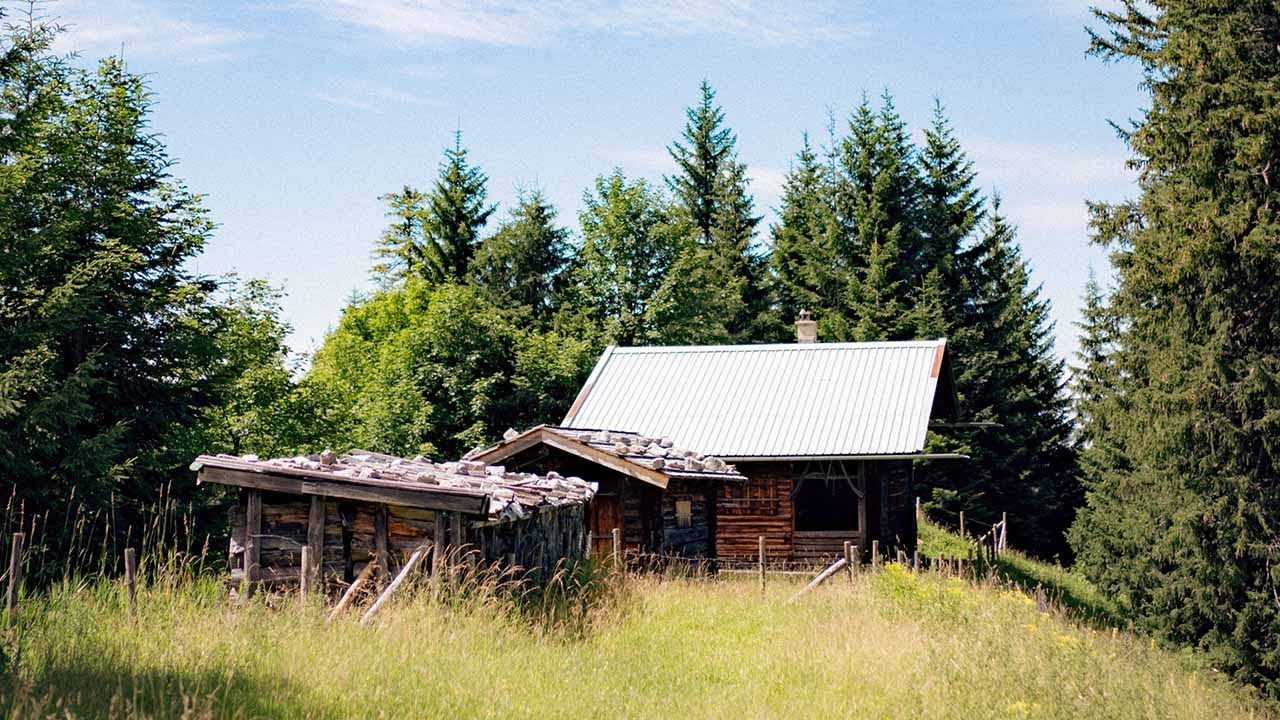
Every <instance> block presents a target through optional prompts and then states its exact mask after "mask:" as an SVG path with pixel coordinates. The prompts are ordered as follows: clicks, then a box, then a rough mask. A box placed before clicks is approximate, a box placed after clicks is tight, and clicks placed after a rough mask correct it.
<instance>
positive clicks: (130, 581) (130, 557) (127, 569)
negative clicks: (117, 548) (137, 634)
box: [124, 548, 138, 619]
mask: <svg viewBox="0 0 1280 720" xmlns="http://www.w3.org/2000/svg"><path fill="white" fill-rule="evenodd" d="M124 587H125V592H127V593H128V596H129V618H130V619H132V618H135V617H137V616H138V555H137V551H136V550H134V549H133V548H125V549H124Z"/></svg>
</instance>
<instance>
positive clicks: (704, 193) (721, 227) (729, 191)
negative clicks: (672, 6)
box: [667, 80, 783, 343]
mask: <svg viewBox="0 0 1280 720" xmlns="http://www.w3.org/2000/svg"><path fill="white" fill-rule="evenodd" d="M699 92H700V93H701V97H700V100H699V102H698V104H697V105H694V106H693V107H691V108H689V109H687V110H686V111H685V117H686V119H687V122H686V124H685V127H684V130H683V131H682V133H681V137H682V138H683V140H684V142H683V143H682V142H680V141H676V142H674V143H672V145H671V146H670V147H669V148H667V151H668V153H670V155H671V158H672V159H673V160H675V162H676V168H677V171H678V172H677V173H676V174H675V175H673V176H670V177H668V178H667V186H668V187H669V188H670V189H671V190H672V192H673V194H674V198H673V200H674V204H675V206H676V207H677V208H679V209H680V211H681V212H682V213H683V214H684V216H685V217H686V218H687V220H688V222H689V223H691V224H692V225H693V227H694V229H695V232H696V233H697V238H698V242H699V243H700V244H701V245H702V246H703V247H704V248H707V249H708V250H709V251H710V252H711V253H712V254H713V255H714V256H715V257H714V258H712V257H707V256H705V253H703V254H702V255H703V256H704V257H703V258H702V261H700V262H706V261H709V262H710V263H711V264H712V265H714V266H716V272H718V273H721V275H719V277H721V278H724V279H726V280H728V281H729V282H730V283H731V284H732V285H734V286H735V290H736V293H737V297H736V298H725V299H724V301H723V302H709V303H708V302H703V303H701V304H700V305H699V308H700V313H699V315H700V318H701V320H702V321H704V322H709V323H710V324H711V325H713V326H715V327H716V328H717V329H716V330H714V331H709V332H708V333H707V337H708V339H707V340H706V341H705V342H726V341H728V342H739V343H741V342H751V341H756V342H759V341H760V340H762V339H763V340H768V339H773V338H775V337H777V336H779V335H780V334H782V332H783V331H782V329H781V326H780V325H779V324H778V322H777V321H776V318H775V316H774V312H773V308H772V298H771V293H770V291H769V284H770V279H769V277H768V266H769V262H768V257H767V256H766V255H763V254H761V253H760V252H759V251H758V248H757V247H756V241H755V236H756V227H757V226H758V225H759V224H760V216H759V215H756V214H755V203H754V200H753V199H752V197H751V193H750V189H749V188H748V184H749V180H748V179H747V174H746V165H744V164H743V163H741V162H739V161H738V157H737V156H738V151H737V143H738V140H737V137H735V136H734V134H733V131H732V130H730V129H729V128H727V127H725V126H724V111H723V110H722V109H721V108H720V106H719V105H717V104H716V102H715V97H716V94H715V91H714V90H712V89H711V85H710V84H709V83H708V82H707V81H706V80H703V81H702V84H701V85H700V86H699ZM693 255H694V254H693V253H690V254H689V255H686V257H685V260H686V262H685V264H686V265H688V264H689V263H690V262H692V261H693V260H694V257H693ZM704 294H705V293H704ZM713 312H718V313H721V315H720V317H718V318H717V317H714V316H713V315H712V313H713ZM720 327H723V328H724V329H726V330H727V335H723V336H722V334H721V333H720V332H719V328H720ZM677 334H679V335H684V334H685V333H681V332H677Z"/></svg>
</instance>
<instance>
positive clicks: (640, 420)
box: [563, 340, 946, 458]
mask: <svg viewBox="0 0 1280 720" xmlns="http://www.w3.org/2000/svg"><path fill="white" fill-rule="evenodd" d="M945 347H946V341H945V340H927V341H910V342H871V343H807V344H799V343H797V344H786V345H708V346H688V347H625V348H624V347H610V348H607V349H606V350H605V351H604V354H602V355H601V356H600V360H599V362H597V363H596V367H595V369H594V370H593V371H592V372H591V376H590V377H589V378H587V382H586V384H585V385H584V386H583V388H582V391H581V393H579V395H578V399H577V400H576V401H575V402H574V404H573V408H572V409H571V410H570V411H569V414H568V416H567V417H565V420H564V423H563V424H564V425H565V426H567V427H572V428H616V429H620V430H628V431H631V432H638V433H643V434H646V435H659V436H660V435H668V436H672V437H678V438H680V441H681V442H682V443H685V444H687V445H688V446H689V447H696V448H698V449H699V450H700V451H702V452H705V453H707V454H710V455H717V456H720V457H725V458H747V457H762V456H771V457H812V456H824V455H889V454H911V453H918V452H921V451H922V450H923V449H924V441H925V433H926V432H927V431H928V426H929V413H930V410H931V408H932V407H933V396H934V392H935V391H936V390H937V386H938V375H939V372H940V370H941V367H942V357H943V352H944V348H945Z"/></svg>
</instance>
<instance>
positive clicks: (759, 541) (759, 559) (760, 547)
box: [756, 535, 765, 595]
mask: <svg viewBox="0 0 1280 720" xmlns="http://www.w3.org/2000/svg"><path fill="white" fill-rule="evenodd" d="M756 548H757V549H756V565H757V567H758V569H759V571H760V594H761V595H764V565H765V557H764V536H763V535H761V536H760V537H758V538H756Z"/></svg>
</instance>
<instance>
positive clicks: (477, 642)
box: [0, 565, 1271, 720]
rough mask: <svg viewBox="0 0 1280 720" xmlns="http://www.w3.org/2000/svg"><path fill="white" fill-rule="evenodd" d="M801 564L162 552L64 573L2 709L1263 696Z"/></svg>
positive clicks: (1143, 657)
mask: <svg viewBox="0 0 1280 720" xmlns="http://www.w3.org/2000/svg"><path fill="white" fill-rule="evenodd" d="M802 582H803V578H795V577H783V576H777V577H771V578H770V582H769V587H768V589H767V592H766V593H765V595H764V596H763V597H762V596H761V594H760V592H759V588H758V587H757V585H756V583H755V580H754V578H750V579H749V578H746V577H739V578H736V579H730V578H722V579H719V580H714V579H706V578H672V577H663V576H658V575H649V576H632V577H630V578H627V579H626V580H625V581H623V583H622V585H621V586H618V584H617V583H616V582H615V583H613V584H612V585H611V586H610V587H609V588H607V589H606V590H605V591H604V592H601V593H598V594H597V596H596V597H595V599H594V600H593V601H592V603H591V604H590V606H589V607H586V608H585V609H584V608H579V610H581V611H580V612H570V613H567V614H565V615H564V616H563V617H561V618H560V619H559V621H555V622H548V621H546V620H545V619H542V618H541V616H539V615H538V613H537V612H530V611H529V607H528V605H523V606H522V605H518V604H513V602H512V601H511V600H509V599H502V598H501V597H500V596H499V595H498V594H493V593H490V594H488V595H484V596H475V597H471V598H469V599H463V600H453V601H445V602H442V601H439V600H438V599H436V598H435V597H434V596H433V595H432V594H431V593H430V592H429V591H428V590H427V589H426V588H422V587H420V588H417V589H415V591H414V592H412V593H410V594H408V595H406V596H405V597H403V598H401V600H400V602H398V603H396V604H394V605H393V606H392V607H391V608H390V609H389V611H387V612H386V613H384V614H382V615H380V616H378V617H377V618H375V619H374V620H373V621H372V622H371V623H370V624H369V625H367V626H361V625H360V624H359V623H358V622H357V618H358V615H357V614H355V613H352V614H349V615H347V616H346V617H344V618H342V619H339V620H338V621H336V622H334V623H326V621H325V614H324V610H323V609H322V608H320V607H319V606H318V604H316V605H311V606H308V607H302V606H300V604H299V602H298V599H297V598H296V597H279V596H277V597H274V598H272V597H267V596H259V597H257V598H255V599H254V600H253V601H252V602H249V603H247V604H246V605H244V606H241V607H232V606H231V604H230V603H229V602H228V599H227V595H226V593H225V591H224V589H223V588H222V587H221V585H220V584H219V582H218V580H217V579H216V578H212V577H209V576H207V575H205V576H200V575H198V574H195V573H190V572H188V573H185V574H184V573H160V579H159V580H156V581H153V582H150V583H148V584H146V585H145V586H144V587H143V588H141V589H140V592H139V597H138V615H137V617H136V618H132V619H131V618H130V616H129V614H128V611H127V606H126V602H125V596H124V593H123V590H122V588H121V587H120V585H119V583H116V582H109V581H98V582H88V583H71V582H67V583H64V584H62V585H61V586H59V587H56V588H54V589H53V590H52V591H51V592H50V593H48V594H47V595H43V596H41V597H40V598H38V599H32V600H29V601H28V602H27V604H26V605H25V607H24V610H23V613H22V617H21V621H20V623H19V628H18V631H17V632H16V634H15V635H13V636H11V637H10V638H9V639H8V640H7V642H6V644H5V646H4V647H5V651H4V652H5V654H4V656H3V658H2V659H0V662H3V678H2V679H0V682H3V685H0V690H2V691H3V700H2V701H0V709H2V710H3V717H6V718H36V717H41V718H43V717H50V718H52V717H58V718H77V717H113V718H114V717H124V718H169V717H182V718H347V717H352V718H354V717H386V718H397V717H427V718H432V717H477V718H502V717H529V718H540V717H548V718H551V717H555V718H560V717H615V718H649V717H652V718H686V717H688V718H722V717H723V718H735V719H738V720H741V719H744V718H764V717H851V718H908V717H910V718H964V719H965V720H972V719H973V718H1080V717H1107V718H1204V717H1213V718H1215V720H1231V719H1234V718H1261V717H1271V715H1270V714H1268V710H1267V709H1266V708H1265V707H1264V706H1262V705H1261V704H1260V703H1258V702H1256V701H1254V700H1253V699H1251V697H1250V695H1249V694H1248V693H1247V692H1246V691H1244V690H1242V689H1240V688H1237V687H1234V686H1231V685H1230V684H1228V683H1226V682H1225V681H1223V680H1222V679H1221V678H1220V677H1217V676H1215V674H1214V673H1212V672H1208V671H1206V670H1204V669H1203V668H1198V667H1196V665H1195V659H1194V657H1191V656H1188V655H1186V654H1171V653H1168V652H1165V651H1163V650H1160V649H1156V648H1154V647H1153V646H1152V644H1151V643H1150V642H1149V641H1147V640H1144V639H1142V638H1139V637H1135V636H1132V635H1129V634H1127V633H1125V632H1119V631H1110V630H1105V629H1098V628H1097V627H1096V626H1088V625H1084V624H1081V623H1079V622H1077V621H1075V620H1073V619H1069V617H1068V616H1067V614H1066V612H1065V611H1063V610H1059V609H1056V608H1055V609H1053V610H1051V611H1050V612H1048V613H1042V612H1039V611H1038V610H1037V608H1036V604H1035V602H1034V601H1033V600H1032V599H1031V598H1030V597H1028V596H1027V595H1026V594H1024V593H1022V592H1018V591H1015V590H1011V589H1007V588H1005V587H1003V586H1001V585H999V584H997V583H994V582H987V583H980V584H973V583H968V582H964V581H961V580H958V579H954V578H947V577H941V576H937V575H932V574H921V575H915V574H912V573H911V572H910V571H908V570H907V569H905V568H903V567H900V566H897V565H889V566H887V567H886V568H885V569H884V570H882V571H880V572H877V573H863V574H859V575H857V576H856V577H855V578H854V579H853V581H852V582H850V580H849V579H848V577H847V576H843V575H841V576H837V577H835V578H833V579H832V580H831V581H829V582H828V583H827V585H825V586H823V587H821V588H819V589H818V590H817V591H815V592H813V593H810V594H809V595H806V596H805V597H803V598H802V599H800V600H799V601H798V602H796V603H794V604H787V602H786V601H787V599H788V598H789V597H790V596H791V595H792V594H793V593H794V592H795V590H796V589H798V588H799V587H800V585H801V583H802Z"/></svg>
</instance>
